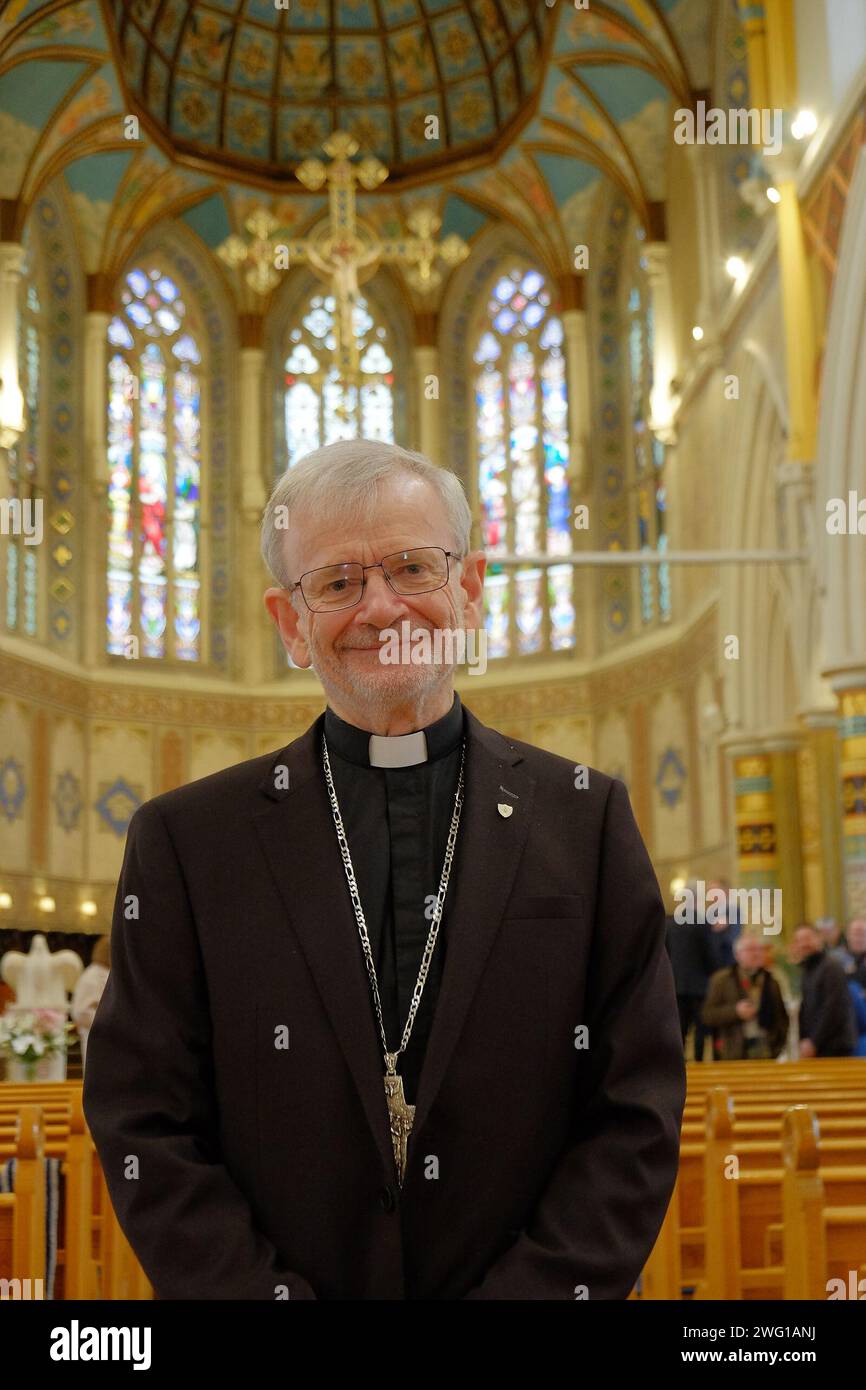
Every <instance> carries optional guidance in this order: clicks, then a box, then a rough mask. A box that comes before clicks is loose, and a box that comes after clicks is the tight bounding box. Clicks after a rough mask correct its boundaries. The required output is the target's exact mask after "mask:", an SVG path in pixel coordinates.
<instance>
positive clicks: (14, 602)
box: [4, 236, 44, 637]
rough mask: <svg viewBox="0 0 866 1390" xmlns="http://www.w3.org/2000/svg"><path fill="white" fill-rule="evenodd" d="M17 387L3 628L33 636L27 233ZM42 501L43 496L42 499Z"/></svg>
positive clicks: (38, 309) (38, 347) (36, 350)
mask: <svg viewBox="0 0 866 1390" xmlns="http://www.w3.org/2000/svg"><path fill="white" fill-rule="evenodd" d="M16 332H17V350H18V385H19V388H20V390H21V395H22V397H23V403H24V421H25V429H24V433H23V434H22V435H21V436H20V438H19V439H18V440H17V441H16V443H15V445H14V447H13V448H11V449H10V450H9V453H8V458H9V482H10V493H11V499H10V500H14V501H16V502H18V503H19V504H20V506H21V508H22V521H23V525H24V531H23V532H22V534H20V535H19V534H15V533H10V535H9V536H8V537H7V538H6V544H5V546H4V550H5V552H6V555H5V559H6V626H7V627H8V628H9V630H10V632H17V633H18V634H19V635H23V636H26V637H36V636H37V634H38V616H39V564H38V560H37V552H38V550H39V547H38V546H36V545H28V544H27V543H26V540H25V534H26V533H27V532H28V531H29V530H30V528H31V527H32V524H33V521H34V520H35V518H34V516H33V513H32V512H28V510H25V509H29V508H32V507H33V506H34V504H35V503H36V502H38V501H39V500H40V498H43V494H42V492H41V490H40V488H39V475H40V471H41V470H40V461H41V453H42V450H41V446H40V433H41V423H42V422H41V411H40V397H41V385H42V377H43V374H44V360H43V350H42V334H43V320H42V305H41V303H40V297H39V288H38V285H37V283H36V279H35V264H34V257H33V253H32V249H31V245H30V240H29V236H27V237H26V239H25V250H24V259H23V261H22V265H21V296H20V298H19V303H18V317H17V325H16ZM43 500H44V499H43Z"/></svg>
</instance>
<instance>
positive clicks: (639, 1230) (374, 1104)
mask: <svg viewBox="0 0 866 1390" xmlns="http://www.w3.org/2000/svg"><path fill="white" fill-rule="evenodd" d="M466 718H467V751H466V800H465V805H464V808H463V817H462V822H461V826H460V833H459V837H458V841H457V848H456V852H455V860H454V867H453V871H452V879H451V884H450V886H449V890H448V898H447V899H446V903H445V911H446V913H447V914H448V916H449V926H448V951H447V956H446V962H445V971H444V977H443V981H442V988H441V992H440V995H439V999H438V1003H437V1008H436V1012H435V1017H434V1022H433V1030H432V1034H431V1038H430V1043H429V1046H428V1050H427V1054H426V1057H425V1063H424V1070H423V1072H422V1075H421V1080H420V1084H419V1091H418V1097H417V1109H416V1115H415V1124H414V1129H413V1132H412V1135H411V1138H410V1144H409V1154H408V1169H407V1173H406V1181H405V1184H404V1187H403V1189H402V1191H401V1190H400V1188H399V1187H398V1185H397V1182H396V1172H395V1168H394V1160H393V1153H392V1149H391V1140H390V1135H389V1129H388V1121H387V1111H386V1106H385V1099H384V1087H383V1073H384V1065H383V1060H382V1050H381V1045H380V1039H379V1035H378V1029H377V1026H376V1022H375V1016H374V1013H373V1008H372V1003H371V997H370V987H369V982H368V979H367V975H366V970H365V966H364V962H363V956H362V952H361V946H360V941H359V939H358V931H357V924H356V922H355V918H354V914H353V911H352V907H351V901H350V898H349V892H348V888H347V885H346V880H345V876H344V872H343V865H342V860H341V858H340V852H339V846H338V844H337V838H336V834H335V831H334V825H333V819H332V816H331V812H330V807H329V804H328V799H327V792H326V787H325V781H324V774H323V771H322V765H321V752H320V739H321V732H320V731H321V716H320V718H319V719H317V720H316V722H315V723H314V724H313V725H312V726H311V728H310V729H308V730H307V732H306V733H305V734H303V735H302V736H301V737H300V738H299V739H297V740H296V741H295V742H294V743H292V744H290V745H289V746H288V747H286V748H284V749H283V750H281V751H280V752H279V753H277V754H269V755H267V756H265V757H261V758H256V759H253V760H251V761H249V762H245V763H241V764H239V765H237V766H235V767H231V768H228V769H227V770H226V771H224V772H219V773H216V774H215V775H213V776H210V777H205V778H202V779H201V780H199V781H197V782H193V783H191V784H190V785H188V786H185V787H181V788H179V789H177V790H176V791H171V792H166V793H164V794H163V795H161V796H157V797H155V798H153V800H151V801H148V802H147V803H145V804H144V805H143V806H141V807H140V808H139V809H138V810H137V811H136V813H135V815H134V816H133V818H132V821H131V822H130V826H129V834H128V838H127V844H126V852H125V856H124V861H123V868H122V872H121V877H120V882H119V885H118V892H117V900H116V906H115V915H114V924H113V932H112V968H111V974H110V976H109V980H108V983H107V985H106V988H105V992H104V994H103V996H102V999H101V1002H100V1004H99V1007H98V1010H97V1013H96V1018H95V1020H94V1023H93V1027H92V1029H91V1032H90V1038H89V1043H88V1052H87V1067H86V1075H85V1080H84V1108H85V1113H86V1116H87V1121H88V1124H89V1125H90V1128H91V1131H92V1133H93V1136H94V1139H95V1142H96V1146H97V1149H98V1152H99V1156H100V1159H101V1161H102V1165H103V1168H104V1171H105V1177H106V1182H107V1184H108V1188H109V1191H110V1193H111V1197H112V1201H113V1203H114V1207H115V1210H116V1212H117V1215H118V1218H119V1220H120V1224H121V1226H122V1228H123V1230H124V1231H125V1233H126V1235H127V1237H128V1239H129V1241H130V1243H131V1245H132V1246H133V1248H134V1250H135V1251H136V1254H137V1255H138V1257H139V1259H140V1261H141V1263H142V1265H143V1267H144V1269H145V1272H146V1273H147V1275H148V1277H149V1278H150V1280H151V1282H152V1283H153V1285H154V1287H155V1289H156V1292H157V1294H158V1295H159V1296H160V1297H162V1298H171V1299H174V1298H182V1299H188V1298H197V1299H215V1298H229V1299H259V1298H261V1299H274V1298H278V1297H281V1296H282V1297H285V1296H286V1295H287V1294H288V1296H289V1297H291V1298H293V1299H294V1298H302V1299H303V1298H306V1299H310V1298H320V1299H340V1298H353V1299H422V1298H423V1299H459V1298H496V1299H520V1298H530V1299H574V1298H575V1297H576V1296H577V1295H576V1292H575V1290H576V1288H577V1287H578V1286H581V1285H585V1286H586V1287H587V1291H588V1296H589V1297H590V1298H620V1299H621V1298H625V1297H626V1296H627V1295H628V1293H629V1291H630V1289H631V1288H632V1286H633V1284H634V1282H635V1279H636V1277H637V1275H638V1274H639V1273H640V1270H641V1268H642V1266H643V1264H644V1261H645V1260H646V1257H647V1255H648V1254H649V1251H650V1250H651V1248H652V1245H653V1243H654V1241H655V1237H656V1234H657V1232H658V1230H659V1227H660V1225H661V1222H662V1219H663V1216H664V1213H665V1210H666V1208H667V1205H668V1201H669V1198H670V1195H671V1191H672V1189H673V1185H674V1180H675V1177H676V1170H677V1158H678V1148H679V1128H680V1120H681V1116H682V1110H683V1104H684V1093H685V1069H684V1064H683V1050H682V1044H681V1041H680V1032H679V1024H678V1019H677V1010H676V1006H675V1001H674V989H673V980H672V977H671V970H670V965H669V962H668V957H667V954H666V952H665V949H664V931H663V924H664V909H663V906H662V901H661V897H660V894H659V890H658V884H657V883H656V879H655V875H654V873H653V870H652V868H651V865H650V862H649V859H648V857H647V853H646V850H645V848H644V845H643V842H642V840H641V838H640V834H639V832H638V829H637V826H636V824H635V821H634V818H633V816H632V812H631V808H630V805H629V800H628V794H627V792H626V790H625V787H624V786H623V784H622V783H621V782H618V781H613V780H611V778H609V777H606V776H605V775H604V774H603V773H601V772H596V771H593V770H591V771H590V775H589V786H588V788H585V789H580V790H577V789H575V786H574V769H573V766H572V764H571V763H570V762H569V761H568V760H566V759H565V758H560V757H556V756H554V755H553V754H550V753H546V752H542V751H541V750H540V749H537V748H533V747H531V746H530V745H528V744H522V743H516V742H510V741H508V740H506V739H505V738H504V737H503V736H502V735H501V734H498V733H496V732H495V731H494V730H492V729H488V728H486V727H485V726H484V725H482V724H481V723H479V721H478V720H477V719H475V717H474V716H473V715H472V714H471V713H470V712H469V711H468V710H467V711H466ZM280 767H283V769H286V768H287V769H288V783H289V786H288V790H283V789H280V788H278V786H277V783H278V782H280V781H283V782H284V781H285V780H286V778H285V772H284V773H283V775H282V777H280V776H279V775H275V770H276V774H278V771H279V768H280ZM500 802H501V803H509V804H511V805H513V807H514V810H513V812H512V814H511V816H510V818H507V819H506V818H504V817H503V816H502V815H500V813H499V812H498V810H497V805H498V803H500ZM418 906H419V911H423V908H424V904H423V903H419V905H418ZM136 913H137V915H135V914H136ZM581 1025H585V1026H586V1027H587V1028H588V1047H586V1048H583V1047H581V1048H578V1047H576V1046H575V1042H576V1039H577V1041H581V1040H582V1038H581V1035H576V1031H575V1030H576V1029H578V1027H579V1026H581ZM281 1029H287V1030H288V1046H287V1047H286V1046H279V1045H278V1044H279V1042H280V1041H281V1038H282V1041H285V1035H284V1034H283V1035H281V1034H280V1031H279V1030H281Z"/></svg>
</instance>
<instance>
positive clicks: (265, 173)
mask: <svg viewBox="0 0 866 1390" xmlns="http://www.w3.org/2000/svg"><path fill="white" fill-rule="evenodd" d="M720 3H722V4H724V3H725V0H720ZM731 3H733V0H731ZM717 10H718V5H716V6H715V7H714V5H713V3H712V0H605V3H602V2H601V0H593V5H592V8H591V9H590V10H578V9H575V8H574V6H573V4H571V3H569V0H555V3H554V4H552V5H550V4H547V3H544V2H543V0H290V4H289V6H288V8H286V9H283V8H279V9H278V8H277V7H276V5H275V3H274V0H206V3H198V0H124V3H120V2H119V0H9V3H7V5H6V7H5V9H4V10H3V13H2V16H0V200H2V201H0V209H2V211H3V219H4V227H5V231H4V235H7V236H9V235H20V229H21V226H22V225H23V222H24V220H25V219H26V216H27V210H28V208H29V207H30V206H31V205H32V204H33V202H34V201H35V199H36V197H37V195H38V193H39V191H40V189H41V188H42V187H43V186H45V185H46V184H47V183H49V182H50V181H51V180H53V179H56V178H60V179H62V180H64V181H65V184H66V188H67V191H68V196H69V199H70V202H71V205H72V207H73V209H74V212H75V217H76V221H77V225H78V231H79V244H80V246H81V252H82V258H83V261H84V263H85V268H86V270H87V271H88V272H90V273H96V272H97V271H102V272H106V273H110V272H112V271H113V270H115V269H116V268H118V267H119V266H120V265H121V264H122V263H123V260H124V258H125V257H126V256H127V255H129V254H131V250H132V248H133V247H134V246H135V244H136V242H137V241H138V240H139V239H140V238H141V237H142V236H143V235H144V234H145V232H146V231H148V230H149V229H150V228H151V227H153V226H154V225H155V224H156V223H157V222H158V221H159V220H160V219H161V218H163V217H166V216H173V217H176V218H178V219H182V220H183V221H185V222H186V224H187V225H188V226H189V227H190V228H191V229H192V231H193V232H194V233H195V234H196V236H198V237H199V238H200V239H201V240H202V241H203V242H204V243H205V244H206V245H208V246H209V247H211V248H215V247H216V246H218V245H219V244H220V243H221V242H222V241H223V240H224V239H225V238H226V237H227V236H228V235H229V233H230V232H232V231H238V230H239V229H240V228H241V227H242V225H243V222H244V218H245V217H246V216H247V215H248V213H249V211H250V210H252V208H253V207H255V206H256V205H261V204H262V203H263V202H264V203H265V205H266V206H267V207H268V208H269V210H270V211H272V212H273V213H274V215H275V216H276V217H277V218H278V219H279V220H280V223H281V225H283V226H284V227H286V228H287V230H288V231H289V232H290V233H291V234H292V235H301V234H303V233H304V232H305V231H306V230H307V229H308V228H309V227H310V226H311V225H312V224H313V223H314V222H315V221H316V220H317V219H318V218H319V217H321V215H322V212H323V210H324V209H325V208H326V206H327V199H326V197H324V196H323V195H322V194H321V193H320V192H319V193H315V192H310V191H309V190H307V189H306V188H305V187H304V186H303V185H302V184H301V183H300V182H299V181H298V179H297V178H296V176H295V170H296V168H297V167H298V164H299V163H300V162H301V161H302V160H303V159H305V158H307V157H309V156H310V155H313V156H320V154H321V146H322V142H323V140H324V139H325V138H327V136H328V135H329V134H330V133H331V132H332V131H334V130H336V129H344V130H347V131H348V132H349V133H350V134H352V135H354V136H355V138H356V139H357V140H358V142H359V145H360V147H361V154H362V155H375V156H377V157H378V158H379V159H381V160H383V161H384V163H385V165H386V166H387V167H388V169H389V177H388V179H387V181H386V182H385V183H383V184H382V185H381V186H380V187H379V188H377V189H376V190H375V191H372V192H361V193H359V200H360V208H361V211H362V213H363V216H364V217H365V218H366V219H367V220H368V221H369V222H370V223H371V224H372V225H373V226H375V227H376V228H377V230H378V231H379V232H380V234H383V235H394V234H396V233H397V232H398V231H399V229H400V228H401V227H404V226H405V225H406V219H407V217H408V215H409V214H410V212H411V210H412V208H413V206H414V205H415V204H416V203H417V202H422V201H423V202H425V203H430V202H431V201H432V202H433V203H434V204H435V205H436V206H437V207H438V210H439V212H440V214H441V216H442V220H443V225H442V232H443V235H447V234H450V233H451V232H456V233H458V234H459V235H461V236H462V237H464V238H465V239H466V240H468V241H471V240H472V239H473V238H474V237H477V236H478V235H479V234H480V233H481V232H482V231H483V229H484V228H485V227H486V226H487V225H488V224H489V223H490V222H496V221H499V220H503V219H504V220H506V221H508V222H511V223H513V224H514V225H515V226H517V227H518V228H520V229H521V230H522V231H523V233H524V234H525V236H526V237H527V238H528V239H529V241H530V243H531V244H533V245H534V246H536V247H538V249H539V250H541V251H543V252H544V254H545V255H546V256H547V257H548V258H549V260H550V263H551V264H552V265H554V266H556V267H559V268H560V269H566V268H568V266H569V265H570V263H571V251H570V248H573V246H574V245H575V244H576V243H578V242H583V241H585V240H586V239H587V236H588V234H589V229H590V228H591V226H592V225H593V218H594V216H597V206H598V199H599V195H600V192H602V191H604V190H605V189H607V188H609V186H610V184H613V185H615V186H616V187H617V188H618V189H619V190H621V191H622V192H623V193H624V194H625V195H626V197H627V198H628V200H629V202H630V203H631V204H632V206H633V207H634V209H635V211H636V213H637V215H638V216H639V217H640V218H641V219H642V220H643V221H644V223H645V224H648V222H649V217H650V207H651V205H652V204H655V203H663V202H664V201H665V198H666V196H667V186H666V178H667V171H666V166H665V162H664V150H665V148H666V146H667V143H668V142H667V136H666V131H667V129H668V128H669V119H670V109H671V103H673V104H674V106H679V105H683V104H685V103H686V102H689V101H690V100H691V98H692V94H694V93H695V92H698V91H705V90H706V89H707V88H708V86H709V85H710V80H711V67H712V55H713V52H714V44H715V43H716V26H717V18H716V11H717ZM130 116H134V117H135V118H136V122H137V125H134V126H130V123H129V117H130ZM430 117H436V118H437V119H438V127H437V126H436V124H435V123H431V122H430V120H429V118H430ZM425 123H426V127H425ZM425 128H426V130H427V131H428V132H429V131H430V130H431V129H432V130H433V131H435V138H429V139H428V138H427V136H426V135H425ZM131 133H132V138H130V134H131ZM136 133H137V138H136Z"/></svg>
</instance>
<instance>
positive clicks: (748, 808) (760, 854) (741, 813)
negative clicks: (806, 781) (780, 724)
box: [728, 744, 787, 916]
mask: <svg viewBox="0 0 866 1390" xmlns="http://www.w3.org/2000/svg"><path fill="white" fill-rule="evenodd" d="M728 755H729V757H730V758H731V760H732V767H733V780H734V826H735V832H736V844H735V862H736V883H735V885H734V886H735V887H736V888H768V889H771V890H772V889H775V888H781V886H782V884H781V881H780V875H779V850H778V829H777V824H776V799H775V797H774V794H773V791H774V788H773V763H772V756H771V754H770V753H768V752H767V751H766V750H765V749H764V747H763V745H762V744H761V745H758V744H753V745H751V746H748V745H743V744H740V745H739V746H729V748H728ZM782 909H783V912H784V910H785V901H784V894H783V898H782ZM785 915H786V916H787V914H785Z"/></svg>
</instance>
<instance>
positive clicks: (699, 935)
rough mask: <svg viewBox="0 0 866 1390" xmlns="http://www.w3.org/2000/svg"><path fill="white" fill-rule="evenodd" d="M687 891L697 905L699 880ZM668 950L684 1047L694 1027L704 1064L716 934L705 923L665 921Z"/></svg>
mask: <svg viewBox="0 0 866 1390" xmlns="http://www.w3.org/2000/svg"><path fill="white" fill-rule="evenodd" d="M686 889H687V891H690V892H691V894H692V897H691V901H692V902H695V901H696V899H697V896H698V885H697V880H695V879H692V880H690V882H689V883H687V884H686ZM665 946H666V947H667V951H668V955H669V956H670V958H671V966H672V968H673V972H674V986H675V989H676V995H677V1009H678V1010H679V1015H680V1032H681V1033H682V1036H683V1047H684V1048H685V1045H686V1038H687V1037H688V1035H689V1030H690V1029H691V1026H692V1024H693V1023H694V1025H695V1061H696V1062H702V1061H703V1060H704V1040H705V1038H706V1030H705V1028H704V1025H703V1023H702V1022H701V1009H702V1008H703V1005H704V1000H705V998H706V995H707V985H708V984H709V981H710V976H711V975H712V974H713V972H714V971H715V970H716V969H717V960H716V956H715V952H714V951H713V941H712V930H711V928H710V926H709V925H708V923H707V922H705V921H698V922H678V921H676V919H675V918H674V917H668V918H667V919H666V921H665Z"/></svg>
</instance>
